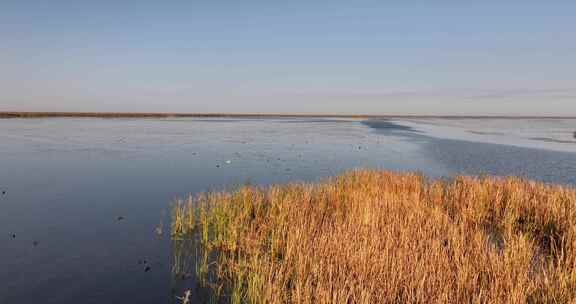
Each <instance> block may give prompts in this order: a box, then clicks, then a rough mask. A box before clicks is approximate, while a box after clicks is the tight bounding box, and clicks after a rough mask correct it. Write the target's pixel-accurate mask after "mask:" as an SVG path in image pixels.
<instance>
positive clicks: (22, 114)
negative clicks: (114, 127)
mask: <svg viewBox="0 0 576 304" xmlns="http://www.w3.org/2000/svg"><path fill="white" fill-rule="evenodd" d="M48 117H71V118H72V117H78V118H83V117H84V118H170V117H205V118H210V117H212V118H224V117H228V118H290V117H294V118H298V117H316V118H320V117H326V118H469V119H473V118H477V119H481V118H496V119H540V118H545V119H576V116H575V115H453V114H450V115H439V114H341V113H340V114H339V113H249V112H247V113H219V112H196V113H194V112H190V113H188V112H72V111H70V112H68V111H58V112H40V111H38V112H26V111H0V118H48Z"/></svg>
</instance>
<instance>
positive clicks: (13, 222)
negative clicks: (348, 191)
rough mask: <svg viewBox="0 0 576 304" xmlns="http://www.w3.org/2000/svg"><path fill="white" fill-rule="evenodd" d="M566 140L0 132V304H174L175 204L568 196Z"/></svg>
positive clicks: (193, 124)
mask: <svg viewBox="0 0 576 304" xmlns="http://www.w3.org/2000/svg"><path fill="white" fill-rule="evenodd" d="M574 131H576V119H439V118H438V119H432V118H430V119H423V118H421V119H416V118H414V119H389V120H383V119H366V120H364V119H344V118H339V119H333V118H266V119H264V118H263V119H231V118H226V119H225V118H220V119H218V118H163V119H155V118H132V119H124V118H114V119H100V118H35V119H0V206H2V209H1V212H0V269H1V271H0V282H2V284H1V285H0V303H176V302H177V300H176V296H178V295H181V292H182V290H183V288H185V287H186V286H193V285H194V278H188V279H186V280H184V281H181V279H179V278H174V277H173V276H172V274H171V267H172V264H173V262H174V261H173V255H174V252H173V246H172V243H171V241H170V236H169V229H170V227H169V224H170V223H169V215H170V206H171V203H172V202H173V200H174V199H176V198H178V197H185V196H187V195H188V193H197V192H201V191H209V190H221V189H229V188H231V187H234V186H235V185H239V184H243V183H248V182H249V183H253V184H270V183H282V182H287V181H300V180H304V181H314V180H318V179H321V178H323V177H325V176H329V175H334V174H337V173H339V172H342V171H343V170H347V169H352V168H361V167H370V168H382V169H390V170H418V171H421V172H423V173H425V174H427V175H429V176H450V175H454V174H459V173H462V174H474V175H475V174H493V175H520V176H525V177H528V178H532V179H537V180H541V181H545V182H553V183H563V184H576V139H575V138H574ZM2 191H5V193H4V194H2ZM157 228H161V229H162V230H163V232H164V233H163V234H161V235H159V234H157V233H156V232H155V231H156V229H157Z"/></svg>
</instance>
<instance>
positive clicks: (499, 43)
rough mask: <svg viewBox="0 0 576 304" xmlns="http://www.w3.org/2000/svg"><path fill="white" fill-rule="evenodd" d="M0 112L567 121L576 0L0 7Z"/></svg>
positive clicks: (575, 70) (573, 101)
mask: <svg viewBox="0 0 576 304" xmlns="http://www.w3.org/2000/svg"><path fill="white" fill-rule="evenodd" d="M0 110H22V111H34V110H37V111H160V112H299V113H311V112H330V113H371V114H386V113H410V114H570V115H576V1H562V0H557V1H530V0H525V1H516V0H509V1H495V0H486V1H442V0H438V1H300V0H294V1H218V0H216V1H158V0H156V1H107V0H102V1H80V0H76V1H60V0H50V1H27V0H18V1H17V0H13V1H11V0H3V1H1V3H0Z"/></svg>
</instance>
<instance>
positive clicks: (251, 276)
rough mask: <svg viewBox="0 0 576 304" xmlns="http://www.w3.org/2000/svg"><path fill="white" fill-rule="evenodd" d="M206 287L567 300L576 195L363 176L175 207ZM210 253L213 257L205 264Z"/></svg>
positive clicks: (294, 299)
mask: <svg viewBox="0 0 576 304" xmlns="http://www.w3.org/2000/svg"><path fill="white" fill-rule="evenodd" d="M172 236H173V238H174V240H175V242H179V240H186V239H191V238H194V239H196V240H197V242H195V243H196V244H197V246H196V247H195V250H196V251H197V252H203V255H200V256H204V258H198V259H197V260H196V262H197V265H196V267H195V269H196V274H197V275H198V276H200V282H202V284H203V285H204V286H205V287H207V288H209V289H211V290H213V292H214V293H215V294H216V295H218V296H220V301H223V302H231V303H568V302H572V301H574V300H575V299H576V190H575V189H573V188H570V187H565V186H558V185H546V184H543V183H538V182H533V181H527V180H523V179H519V178H495V177H478V178H475V177H456V178H453V179H432V180H429V179H426V178H425V177H423V176H421V175H419V174H416V173H393V172H386V171H372V170H358V171H352V172H348V173H345V174H344V175H341V176H338V177H333V178H330V179H328V180H326V181H324V182H321V183H315V184H305V183H293V184H287V185H276V186H270V187H255V186H243V187H240V188H239V189H237V190H235V191H233V192H222V193H207V194H202V195H200V196H198V197H195V198H190V199H189V200H187V201H179V202H177V204H176V205H175V207H174V209H173V220H172ZM209 257H211V258H209Z"/></svg>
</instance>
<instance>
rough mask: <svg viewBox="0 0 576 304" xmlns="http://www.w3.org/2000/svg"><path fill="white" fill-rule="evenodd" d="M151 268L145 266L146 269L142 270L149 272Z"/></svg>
mask: <svg viewBox="0 0 576 304" xmlns="http://www.w3.org/2000/svg"><path fill="white" fill-rule="evenodd" d="M151 269H152V268H150V266H146V268H144V272H148V271H150V270H151Z"/></svg>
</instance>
